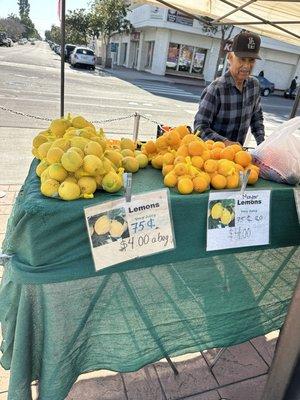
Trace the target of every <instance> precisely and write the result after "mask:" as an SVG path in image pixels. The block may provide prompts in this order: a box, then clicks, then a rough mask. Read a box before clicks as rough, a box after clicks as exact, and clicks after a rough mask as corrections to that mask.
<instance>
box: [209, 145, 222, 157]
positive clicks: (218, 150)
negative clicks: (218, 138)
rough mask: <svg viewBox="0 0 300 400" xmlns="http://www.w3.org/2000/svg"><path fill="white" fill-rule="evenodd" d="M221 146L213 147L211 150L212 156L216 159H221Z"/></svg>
mask: <svg viewBox="0 0 300 400" xmlns="http://www.w3.org/2000/svg"><path fill="white" fill-rule="evenodd" d="M221 151H222V149H221V147H218V146H217V147H213V148H212V149H211V151H210V156H211V158H213V159H214V160H220V158H221Z"/></svg>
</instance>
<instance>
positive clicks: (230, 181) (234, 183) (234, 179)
mask: <svg viewBox="0 0 300 400" xmlns="http://www.w3.org/2000/svg"><path fill="white" fill-rule="evenodd" d="M226 179H227V185H226V187H227V189H236V188H238V187H239V184H240V178H239V175H238V174H237V173H234V174H233V175H230V176H227V178H226Z"/></svg>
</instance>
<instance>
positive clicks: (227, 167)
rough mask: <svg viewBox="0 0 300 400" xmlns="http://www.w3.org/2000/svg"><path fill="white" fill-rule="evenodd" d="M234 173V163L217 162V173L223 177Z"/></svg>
mask: <svg viewBox="0 0 300 400" xmlns="http://www.w3.org/2000/svg"><path fill="white" fill-rule="evenodd" d="M234 172H236V171H235V163H234V162H233V161H230V160H219V162H218V173H219V174H221V175H223V176H229V175H232V174H233V173H234Z"/></svg>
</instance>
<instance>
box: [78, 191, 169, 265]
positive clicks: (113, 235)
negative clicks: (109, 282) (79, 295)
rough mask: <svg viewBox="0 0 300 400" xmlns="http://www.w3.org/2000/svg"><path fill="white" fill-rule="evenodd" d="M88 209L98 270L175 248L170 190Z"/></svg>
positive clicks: (89, 232) (88, 221)
mask: <svg viewBox="0 0 300 400" xmlns="http://www.w3.org/2000/svg"><path fill="white" fill-rule="evenodd" d="M154 199H155V200H154ZM84 212H85V218H86V224H87V228H88V234H89V239H90V244H91V249H92V255H93V259H94V264H95V269H96V270H99V269H103V268H106V267H109V266H111V265H115V264H120V263H122V262H124V261H128V260H132V259H135V258H138V257H145V256H148V255H152V254H155V253H159V252H162V251H166V250H172V249H174V248H175V241H174V235H173V224H172V219H171V215H170V209H169V190H168V189H162V190H158V191H152V192H147V193H142V194H139V195H136V196H132V197H131V201H127V202H126V200H125V198H122V199H119V200H114V201H108V202H105V203H101V204H98V205H96V206H92V207H87V208H85V210H84Z"/></svg>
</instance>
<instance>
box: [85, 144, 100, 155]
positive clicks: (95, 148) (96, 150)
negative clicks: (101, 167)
mask: <svg viewBox="0 0 300 400" xmlns="http://www.w3.org/2000/svg"><path fill="white" fill-rule="evenodd" d="M84 153H85V155H89V154H93V155H94V156H97V157H101V156H102V155H103V149H102V147H101V144H99V143H97V142H94V141H93V140H90V141H89V142H88V143H87V144H86V145H85V147H84Z"/></svg>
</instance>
